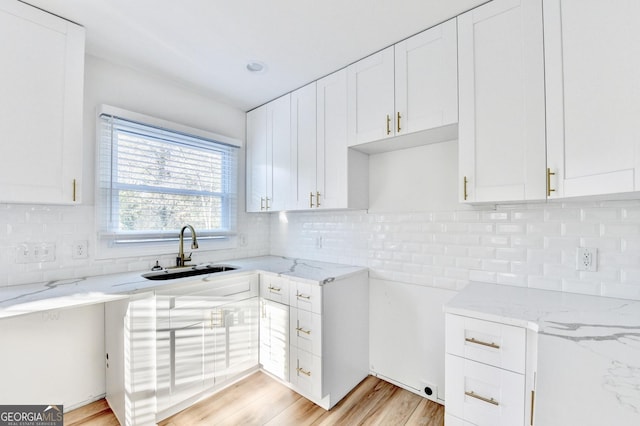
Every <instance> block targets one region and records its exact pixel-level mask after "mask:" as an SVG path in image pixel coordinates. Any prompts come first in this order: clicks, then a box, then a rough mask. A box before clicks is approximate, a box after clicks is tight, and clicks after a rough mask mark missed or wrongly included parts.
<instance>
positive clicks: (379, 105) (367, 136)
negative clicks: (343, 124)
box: [347, 46, 395, 146]
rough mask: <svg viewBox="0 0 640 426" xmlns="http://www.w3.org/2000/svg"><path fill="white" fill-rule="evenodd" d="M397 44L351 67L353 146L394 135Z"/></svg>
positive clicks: (350, 137) (350, 98) (349, 83)
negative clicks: (395, 48)
mask: <svg viewBox="0 0 640 426" xmlns="http://www.w3.org/2000/svg"><path fill="white" fill-rule="evenodd" d="M393 69H394V54H393V46H391V47H387V48H386V49H384V50H383V51H381V52H378V53H376V54H374V55H371V56H369V57H367V58H364V59H362V60H360V61H358V62H356V63H355V64H352V65H350V66H349V67H348V68H347V78H348V102H349V103H348V108H349V109H348V122H349V146H354V145H360V144H363V143H367V142H371V141H377V140H380V139H385V138H388V137H391V136H393V135H394V128H395V124H394V123H395V114H394V78H393V74H394V72H393Z"/></svg>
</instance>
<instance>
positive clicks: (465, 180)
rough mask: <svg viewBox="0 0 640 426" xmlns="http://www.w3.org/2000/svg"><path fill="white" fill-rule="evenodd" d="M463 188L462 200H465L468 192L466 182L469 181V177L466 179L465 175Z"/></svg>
mask: <svg viewBox="0 0 640 426" xmlns="http://www.w3.org/2000/svg"><path fill="white" fill-rule="evenodd" d="M463 182H464V188H463V192H464V201H467V198H468V197H469V194H468V193H467V184H468V183H469V179H467V177H466V176H465V177H464V180H463Z"/></svg>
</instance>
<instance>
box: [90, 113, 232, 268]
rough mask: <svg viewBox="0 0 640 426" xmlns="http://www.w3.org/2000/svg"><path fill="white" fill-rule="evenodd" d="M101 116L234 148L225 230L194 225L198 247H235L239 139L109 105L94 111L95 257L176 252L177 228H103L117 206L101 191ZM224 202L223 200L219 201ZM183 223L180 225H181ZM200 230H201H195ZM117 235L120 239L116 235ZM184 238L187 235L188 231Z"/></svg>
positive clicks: (107, 191)
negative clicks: (148, 229) (200, 227)
mask: <svg viewBox="0 0 640 426" xmlns="http://www.w3.org/2000/svg"><path fill="white" fill-rule="evenodd" d="M103 116H112V117H116V118H120V119H123V120H127V121H130V122H134V123H138V124H140V125H142V126H148V127H150V128H155V129H160V130H165V131H168V132H172V133H177V134H182V135H187V136H190V137H195V138H201V139H203V140H208V141H215V142H218V143H220V144H223V145H227V146H230V147H232V148H235V149H237V151H236V152H235V154H234V164H233V168H234V170H233V172H235V176H233V177H232V179H234V181H233V185H234V189H235V191H233V192H231V193H228V196H227V197H224V198H226V200H225V202H226V203H228V205H227V208H228V214H226V215H223V217H222V218H221V219H222V221H223V222H227V225H228V230H225V231H213V232H211V231H210V232H206V231H205V230H199V229H198V228H197V227H196V233H197V234H198V244H199V246H200V250H220V249H228V248H235V247H237V222H238V195H239V194H238V193H239V186H238V184H239V182H241V180H240V179H239V177H240V176H239V174H240V171H241V169H242V168H241V164H240V158H241V151H242V142H241V141H239V140H237V139H234V138H230V137H227V136H223V135H219V134H216V133H212V132H208V131H205V130H201V129H197V128H193V127H189V126H186V125H183V124H179V123H175V122H171V121H168V120H164V119H160V118H156V117H152V116H149V115H145V114H141V113H136V112H133V111H128V110H125V109H122V108H118V107H113V106H110V105H100V106H99V107H98V108H97V111H96V142H97V143H96V155H95V158H96V169H95V170H96V172H95V176H96V181H95V189H96V192H95V194H96V199H95V217H96V248H97V250H96V257H97V258H98V259H101V258H102V259H108V258H117V257H130V256H140V255H141V251H143V254H144V255H161V254H171V253H177V251H178V247H177V245H178V240H179V232H180V229H175V230H166V231H160V230H159V231H157V232H154V231H140V232H135V231H133V232H127V233H118V232H114V231H113V230H110V229H107V223H108V221H109V219H107V216H111V215H112V214H113V213H114V210H113V209H115V208H117V206H116V205H114V203H112V202H111V189H109V190H105V188H104V187H103V186H102V183H103V182H104V178H103V176H102V175H101V172H102V144H103V141H102V137H103V135H102V130H103V124H102V121H103V120H104V119H103ZM111 176H112V174H111V173H109V182H112V178H111ZM223 205H224V202H223ZM184 225H187V223H184V224H182V226H184ZM198 231H202V232H198ZM118 237H120V238H118ZM185 238H187V239H188V238H190V235H189V233H187V234H186V235H185Z"/></svg>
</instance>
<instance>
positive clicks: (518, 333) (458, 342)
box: [446, 314, 526, 373]
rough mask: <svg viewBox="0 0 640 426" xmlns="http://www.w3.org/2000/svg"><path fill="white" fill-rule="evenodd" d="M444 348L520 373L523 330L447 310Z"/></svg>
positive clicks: (523, 347) (459, 354) (450, 351)
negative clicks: (453, 313)
mask: <svg viewBox="0 0 640 426" xmlns="http://www.w3.org/2000/svg"><path fill="white" fill-rule="evenodd" d="M446 350H447V353H450V354H454V355H458V356H461V357H464V358H468V359H471V360H475V361H479V362H482V363H484V364H489V365H493V366H496V367H500V368H504V369H506V370H511V371H515V372H517V373H524V370H525V356H526V355H525V354H526V330H525V329H524V328H521V327H514V326H511V325H505V324H499V323H495V322H491V321H484V320H479V319H475V318H468V317H463V316H459V315H452V314H447V317H446Z"/></svg>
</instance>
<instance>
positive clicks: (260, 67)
mask: <svg viewBox="0 0 640 426" xmlns="http://www.w3.org/2000/svg"><path fill="white" fill-rule="evenodd" d="M247 70H249V72H253V73H263V72H265V71H266V70H267V66H266V65H265V64H264V63H263V62H260V61H249V63H247Z"/></svg>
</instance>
